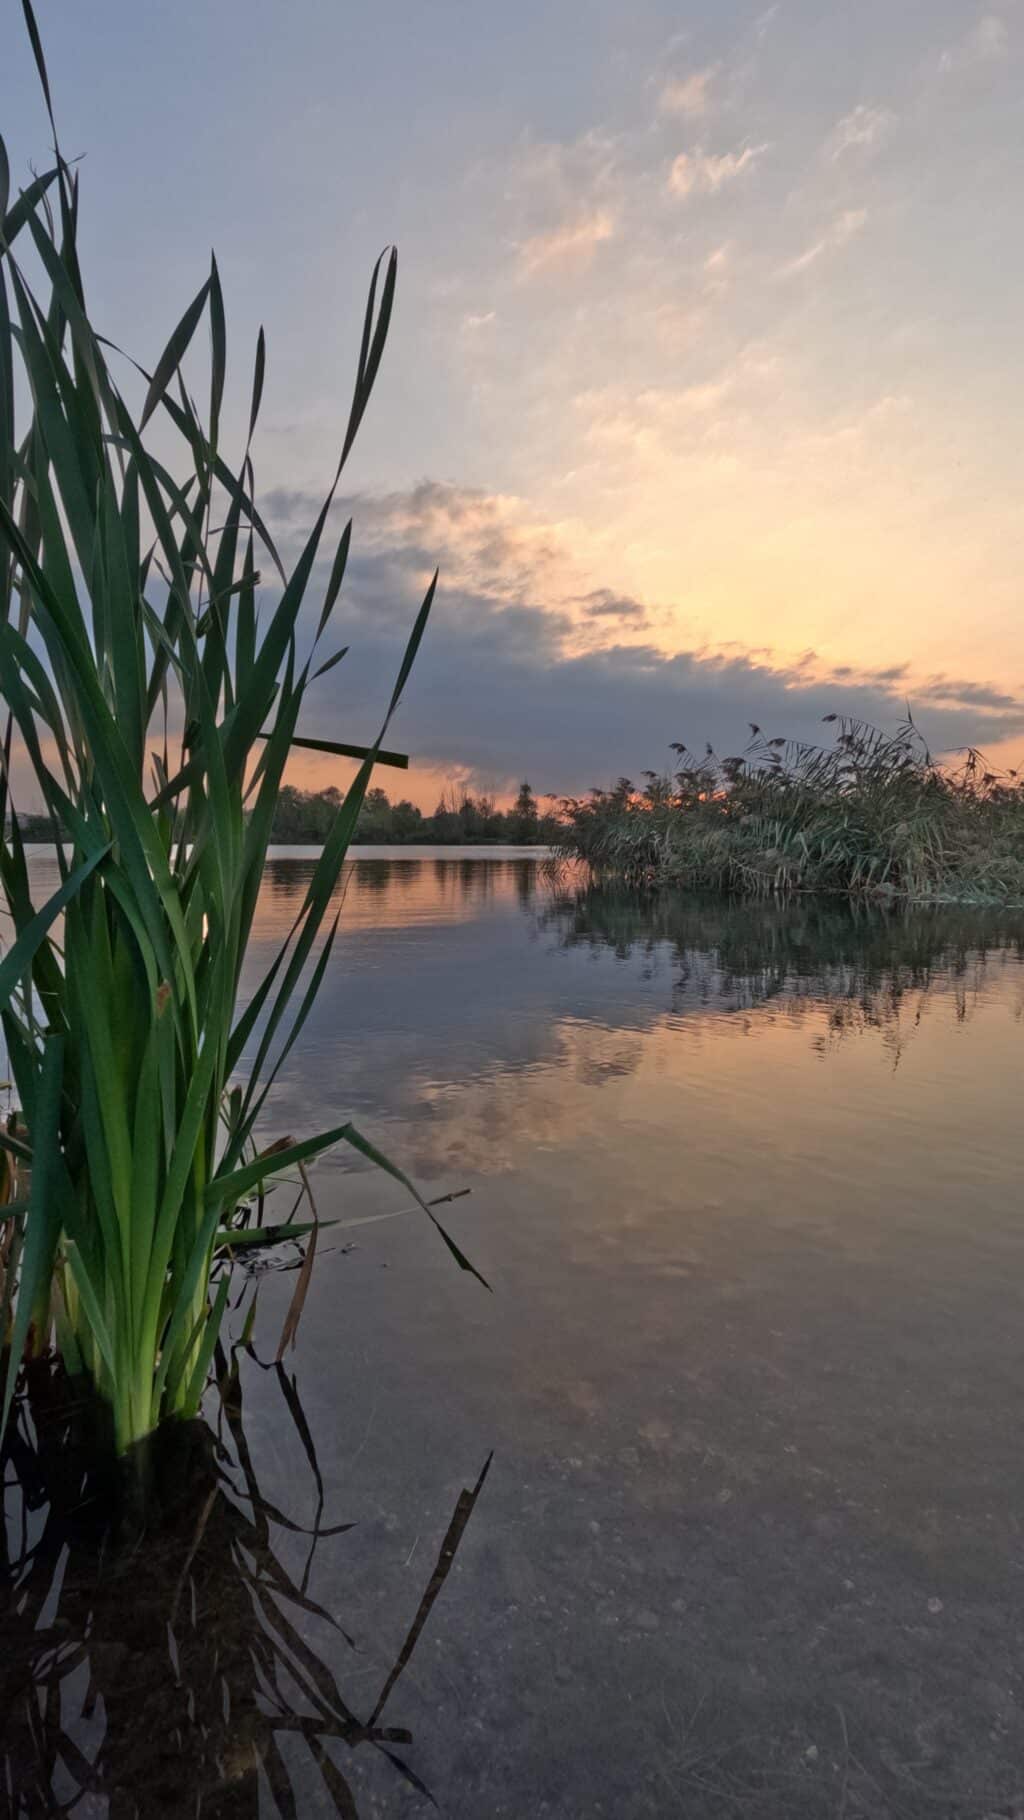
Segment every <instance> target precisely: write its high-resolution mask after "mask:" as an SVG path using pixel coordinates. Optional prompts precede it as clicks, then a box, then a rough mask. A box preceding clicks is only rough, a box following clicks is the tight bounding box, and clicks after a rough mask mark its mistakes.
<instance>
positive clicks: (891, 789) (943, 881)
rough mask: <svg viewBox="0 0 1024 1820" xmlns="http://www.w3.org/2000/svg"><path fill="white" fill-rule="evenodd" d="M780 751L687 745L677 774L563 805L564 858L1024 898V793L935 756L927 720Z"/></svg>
mask: <svg viewBox="0 0 1024 1820" xmlns="http://www.w3.org/2000/svg"><path fill="white" fill-rule="evenodd" d="M826 718H827V719H828V720H829V721H831V722H834V723H835V724H836V728H837V732H836V737H835V739H834V740H833V741H832V742H831V743H829V744H821V745H814V744H808V743H805V742H800V741H795V740H785V739H781V738H779V739H766V738H764V737H763V736H762V735H761V733H760V731H759V729H756V728H755V729H754V738H753V741H752V743H751V745H750V746H748V748H747V750H746V751H745V752H744V753H742V754H741V755H740V756H738V757H734V758H725V759H719V758H717V757H716V755H715V754H714V753H713V752H712V750H711V748H710V747H709V748H708V749H707V752H706V754H705V756H704V757H703V758H700V757H696V756H695V755H693V754H692V753H690V752H688V751H687V750H686V748H685V747H684V746H676V747H675V748H674V750H675V751H676V753H677V756H678V759H679V764H678V767H677V769H676V770H675V771H674V772H672V773H669V774H666V775H660V774H658V773H655V772H646V773H645V774H644V775H645V779H646V782H645V784H644V786H643V787H642V788H640V789H637V788H635V787H634V786H633V784H632V783H631V782H630V780H629V779H628V778H622V779H620V781H619V783H618V785H617V786H616V787H615V789H614V790H594V791H592V792H591V793H590V795H589V796H588V797H583V798H567V799H566V800H565V801H564V802H563V804H562V811H563V816H564V830H563V835H562V841H561V850H562V852H563V854H564V855H566V856H568V857H571V858H575V859H583V860H586V861H587V863H588V864H589V865H590V866H591V867H592V868H593V870H594V871H595V872H596V873H598V874H609V875H611V876H615V877H620V878H622V879H624V880H626V881H627V882H630V883H634V884H673V885H685V886H693V887H700V888H705V889H709V890H717V891H733V892H741V893H746V894H750V895H755V896H786V895H788V894H790V893H793V892H799V891H819V892H838V893H842V894H845V895H846V896H850V897H872V898H876V899H883V900H884V899H892V900H899V901H901V902H912V903H977V904H992V903H1011V902H1012V903H1022V902H1024V786H1022V784H1021V781H1020V780H1019V779H1018V777H1017V775H1016V773H1014V772H1007V773H996V772H994V771H992V770H990V769H989V768H988V767H987V765H986V763H985V760H984V759H983V757H982V755H981V754H980V753H979V752H975V751H970V752H968V753H967V754H966V756H965V757H964V758H963V759H962V761H961V762H960V763H959V765H957V766H955V767H950V766H945V765H940V764H938V763H936V761H935V760H934V759H933V758H932V756H931V754H930V752H929V750H928V748H927V746H926V744H925V742H924V740H923V738H922V737H921V735H920V733H919V731H918V729H917V728H916V726H915V725H914V723H913V721H912V720H911V719H910V718H909V717H908V719H907V720H906V721H905V722H904V723H903V724H902V725H901V726H899V727H898V728H897V729H896V730H895V731H894V732H892V733H886V732H883V731H880V730H879V729H878V728H876V727H871V726H868V725H866V724H865V723H864V722H861V721H854V720H837V717H836V716H835V715H828V716H826Z"/></svg>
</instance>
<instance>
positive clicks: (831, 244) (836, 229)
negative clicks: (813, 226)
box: [776, 209, 868, 278]
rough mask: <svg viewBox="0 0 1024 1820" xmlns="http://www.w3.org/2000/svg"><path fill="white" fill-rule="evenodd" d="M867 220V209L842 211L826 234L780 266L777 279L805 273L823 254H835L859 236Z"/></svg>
mask: <svg viewBox="0 0 1024 1820" xmlns="http://www.w3.org/2000/svg"><path fill="white" fill-rule="evenodd" d="M867 218H868V212H867V209H844V210H843V212H842V214H841V215H837V216H836V218H835V220H834V221H833V223H832V225H831V227H830V228H829V229H828V232H827V233H825V234H823V235H822V236H821V239H820V240H815V241H813V242H812V244H811V245H810V246H809V247H807V248H805V250H804V252H802V253H800V254H799V255H798V256H797V258H796V259H790V260H788V261H787V263H786V264H785V265H781V266H780V267H779V269H778V272H777V273H776V277H778V278H793V277H795V276H796V274H797V273H798V272H806V270H807V268H808V266H812V265H816V264H817V262H818V260H819V259H820V258H821V256H822V254H823V253H831V252H835V251H836V250H837V249H838V248H839V247H844V246H847V245H848V244H849V242H850V241H851V240H852V239H853V238H854V235H855V234H859V233H860V231H861V229H862V228H863V227H864V224H865V222H866V221H867Z"/></svg>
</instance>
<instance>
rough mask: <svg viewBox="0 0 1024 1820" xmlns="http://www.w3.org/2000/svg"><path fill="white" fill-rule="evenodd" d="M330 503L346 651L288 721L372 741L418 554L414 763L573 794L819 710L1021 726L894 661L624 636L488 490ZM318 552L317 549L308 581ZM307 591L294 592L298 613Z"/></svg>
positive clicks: (640, 612)
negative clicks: (342, 568)
mask: <svg viewBox="0 0 1024 1820" xmlns="http://www.w3.org/2000/svg"><path fill="white" fill-rule="evenodd" d="M266 504H267V509H268V513H269V514H270V515H271V518H272V522H273V523H274V525H275V527H276V528H278V529H279V530H281V532H282V538H283V541H284V542H285V543H286V544H290V543H292V542H294V543H297V541H298V537H299V527H300V525H304V524H305V523H307V522H308V520H309V519H310V517H311V516H312V515H313V513H314V512H315V509H316V502H315V501H314V500H313V498H312V497H310V498H308V499H307V498H306V497H305V496H302V495H297V494H277V495H272V496H270V498H268V500H267V501H266ZM350 511H352V512H353V513H354V515H355V520H356V531H355V536H354V538H353V554H352V556H351V557H350V562H349V570H348V574H347V577H346V584H345V589H344V590H343V593H342V597H341V602H340V604H339V608H338V609H337V615H336V616H337V618H338V620H339V623H338V625H337V627H336V628H335V632H336V637H337V639H338V641H339V642H346V643H349V644H350V647H351V649H350V653H349V655H348V656H347V657H346V659H345V661H344V663H343V664H341V665H339V666H338V667H337V669H335V670H332V671H331V672H330V674H329V676H327V677H325V678H323V680H322V681H321V682H320V683H318V684H317V686H316V689H315V690H314V691H313V692H312V694H311V696H310V699H309V702H308V704H307V710H306V712H305V713H304V716H303V721H304V729H305V730H306V731H307V732H308V733H310V734H311V735H312V736H313V737H318V736H319V737H328V738H329V737H332V736H333V737H338V736H339V732H338V730H339V728H340V727H341V726H344V727H345V728H346V729H348V731H347V733H346V735H345V737H349V738H361V737H363V736H364V735H367V734H371V735H372V731H373V726H372V712H371V704H372V707H373V709H375V708H376V705H377V704H378V703H379V702H381V701H382V700H383V699H385V698H386V695H387V691H388V689H389V687H390V682H391V678H392V676H393V674H394V672H395V670H396V669H397V667H398V663H399V661H400V659H401V654H402V650H403V648H404V641H405V639H406V637H407V636H408V632H409V628H410V626H411V623H412V619H413V616H414V614H415V610H416V606H417V604H418V600H419V597H420V593H421V590H422V586H423V583H424V579H425V577H426V575H427V574H428V572H429V571H430V570H431V569H432V567H433V564H434V562H435V561H437V560H440V561H441V565H442V580H441V586H440V588H439V590H438V596H437V602H436V606H435V609H434V613H433V616H432V619H431V623H430V625H429V626H428V629H427V635H426V638H425V639H424V643H423V646H422V648H421V651H420V654H419V656H418V658H417V663H416V668H415V671H414V673H413V676H412V679H411V681H410V683H409V685H408V687H407V689H406V691H405V696H404V698H403V705H402V709H401V712H400V716H399V719H398V721H397V722H396V726H395V739H396V743H397V742H398V740H399V739H400V740H401V742H402V744H403V746H405V747H406V748H407V749H409V750H411V751H412V752H413V753H414V755H415V757H416V760H417V762H418V763H422V764H426V765H429V766H432V767H434V768H436V769H438V770H440V771H443V770H444V769H446V768H447V769H449V770H453V769H456V768H457V769H459V771H460V774H463V775H468V776H469V777H471V778H472V779H474V780H477V781H478V782H479V784H480V785H482V786H485V787H490V788H504V787H506V786H507V785H509V784H511V783H513V782H514V780H515V779H516V777H517V776H518V775H519V774H520V773H521V771H522V768H523V766H524V765H528V766H529V772H530V777H531V781H532V782H533V783H534V785H535V788H537V789H538V790H545V791H548V790H551V791H563V790H564V791H570V792H573V791H579V790H584V789H587V788H589V786H590V785H591V784H594V783H602V782H605V781H608V780H611V779H613V778H614V777H616V776H617V775H619V774H620V773H622V772H625V773H627V774H633V775H636V774H637V773H638V772H639V770H640V769H641V768H642V767H643V766H645V765H648V764H658V763H659V762H661V760H662V758H663V756H664V754H665V751H666V748H667V747H668V745H669V742H670V741H672V740H674V739H681V740H684V741H685V742H686V743H687V744H688V745H690V746H691V747H694V748H697V749H699V747H700V744H701V743H702V742H703V741H704V740H710V741H711V743H712V744H713V745H714V746H715V747H716V749H718V750H720V751H722V752H731V751H734V750H736V749H737V744H738V742H741V741H742V740H743V737H744V735H745V733H746V728H747V723H748V721H750V720H755V721H757V722H758V723H759V724H760V725H761V726H763V727H764V728H765V730H766V731H767V732H770V733H776V732H779V733H785V734H787V735H792V736H794V737H800V738H807V739H820V738H822V737H827V733H826V729H825V728H824V727H823V726H822V717H823V716H824V715H825V714H829V713H836V714H839V715H851V716H857V717H863V718H865V719H867V720H870V721H873V722H875V723H878V724H882V725H888V726H892V725H894V724H895V723H896V722H898V721H899V720H900V719H901V718H902V716H903V713H904V711H905V703H906V699H907V696H908V695H909V696H910V699H911V701H912V703H913V705H914V710H915V718H916V719H917V720H918V722H919V724H920V726H921V730H922V732H923V733H924V735H925V737H926V738H927V739H928V740H929V742H930V743H931V746H932V749H933V750H935V751H943V750H948V749H950V748H953V747H957V746H963V745H968V744H975V745H979V746H982V747H984V746H986V745H991V744H994V743H996V742H998V741H999V740H1002V739H1005V738H1007V737H1009V736H1017V735H1020V734H1021V733H1024V699H1022V698H1021V697H1018V696H1015V695H1013V694H1011V693H1010V692H1009V691H1008V690H997V689H990V688H987V687H985V685H983V684H980V683H978V682H976V681H958V680H957V679H955V678H951V677H946V676H940V677H932V678H930V679H929V678H926V679H923V680H921V681H919V682H918V683H917V684H916V686H915V684H914V681H913V679H912V678H911V677H910V676H908V674H907V672H906V668H905V666H903V665H890V666H888V667H887V668H885V669H878V670H875V671H871V670H856V671H855V670H853V669H852V668H850V667H849V666H844V667H843V669H842V673H840V671H839V670H837V669H831V670H830V669H828V668H826V667H824V666H823V665H822V663H821V660H819V659H817V658H816V657H815V656H814V654H813V653H805V654H804V655H803V656H802V657H801V658H798V659H795V660H793V661H792V662H789V663H781V662H778V661H774V660H773V659H772V657H771V656H770V654H765V653H761V652H754V651H749V650H742V649H736V648H732V649H729V650H726V651H713V650H708V649H705V648H692V649H684V650H676V651H671V652H666V651H664V650H662V649H659V648H657V647H656V646H654V645H653V644H650V643H639V642H624V637H623V634H625V633H626V632H627V631H628V630H629V629H630V628H631V629H632V631H633V634H634V636H635V632H636V630H637V628H641V627H642V626H643V623H644V618H645V615H646V612H647V608H646V606H645V604H644V603H643V602H642V601H638V600H636V599H634V598H632V597H630V596H628V595H620V594H615V593H614V592H613V591H611V590H606V589H601V588H597V589H592V590H590V591H589V592H583V593H581V591H580V589H579V585H578V577H577V578H576V585H575V586H573V585H572V573H571V564H569V563H568V562H567V560H566V558H565V553H564V552H563V551H561V550H560V547H559V540H558V535H557V532H555V531H554V530H553V529H552V527H550V526H542V527H538V526H531V525H530V524H529V523H528V522H526V521H525V520H524V519H523V518H522V516H521V513H520V512H519V511H518V510H517V508H516V505H515V503H514V502H510V501H509V500H507V499H503V498H492V497H491V496H489V495H487V494H483V493H479V492H475V491H471V490H468V489H460V488H456V487H445V486H440V485H438V484H437V483H435V482H427V483H424V484H423V485H422V486H421V487H419V488H416V489H413V490H412V491H411V492H409V493H404V494H402V493H396V494H389V495H378V496H371V497H363V498H354V499H349V500H345V501H342V502H340V505H339V508H338V511H337V515H336V517H335V519H334V521H333V522H334V528H335V530H336V531H337V530H340V523H341V521H342V519H343V518H344V517H345V516H347V515H348V513H349V512H350ZM329 563H330V556H329V555H328V556H327V557H325V558H324V560H323V562H322V564H321V565H320V568H319V570H318V573H317V577H316V580H317V583H318V585H320V586H322V583H323V582H324V581H325V579H326V572H327V570H328V568H329ZM567 584H568V585H567ZM318 604H319V599H318V591H317V589H314V590H313V594H312V598H311V601H310V609H309V611H310V616H311V618H312V617H315V614H316V611H317V607H318ZM581 621H582V622H585V625H586V627H588V628H589V634H588V641H587V642H586V643H584V644H581V641H580V636H579V634H580V628H581ZM604 628H607V637H606V639H605V640H601V639H600V637H598V642H597V643H595V642H594V638H595V635H598V634H599V633H600V632H601V630H602V629H604Z"/></svg>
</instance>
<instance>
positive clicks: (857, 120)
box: [825, 102, 894, 163]
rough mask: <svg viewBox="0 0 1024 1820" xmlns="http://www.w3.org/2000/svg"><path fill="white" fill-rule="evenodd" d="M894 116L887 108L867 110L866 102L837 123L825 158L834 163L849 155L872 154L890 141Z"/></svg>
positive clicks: (829, 140) (826, 147)
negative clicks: (882, 143) (882, 144)
mask: <svg viewBox="0 0 1024 1820" xmlns="http://www.w3.org/2000/svg"><path fill="white" fill-rule="evenodd" d="M893 122H894V115H892V114H891V113H889V111H888V109H887V108H884V107H867V106H865V105H864V103H863V102H861V103H859V104H858V106H857V107H855V108H852V109H851V110H850V112H849V113H848V114H844V115H843V117H842V119H841V120H837V121H836V124H835V126H834V127H833V128H832V131H831V132H830V134H829V136H828V138H827V139H826V141H825V156H826V158H828V159H830V160H831V162H832V163H836V162H837V161H838V160H839V159H840V158H844V157H846V156H847V155H848V154H849V153H851V152H853V153H860V154H862V155H863V154H864V153H867V152H871V151H873V150H874V148H875V147H876V146H877V145H879V144H880V143H881V141H882V140H883V139H884V138H886V136H887V135H888V133H889V132H890V130H891V128H892V126H893Z"/></svg>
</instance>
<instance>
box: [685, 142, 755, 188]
mask: <svg viewBox="0 0 1024 1820" xmlns="http://www.w3.org/2000/svg"><path fill="white" fill-rule="evenodd" d="M767 150H768V147H767V145H747V146H744V148H743V150H742V151H741V152H704V151H696V152H680V154H679V156H678V158H675V159H673V161H672V167H671V169H670V171H669V174H668V187H669V189H670V190H671V192H672V194H673V196H680V197H683V198H685V197H687V196H696V195H712V196H713V195H717V193H718V191H719V190H721V189H724V188H725V187H726V185H727V184H730V183H735V181H736V179H737V178H738V177H742V176H743V175H744V173H745V172H748V171H750V170H752V169H753V167H754V165H755V164H756V163H757V161H758V159H759V158H761V157H763V156H764V153H765V152H766V151H767Z"/></svg>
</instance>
